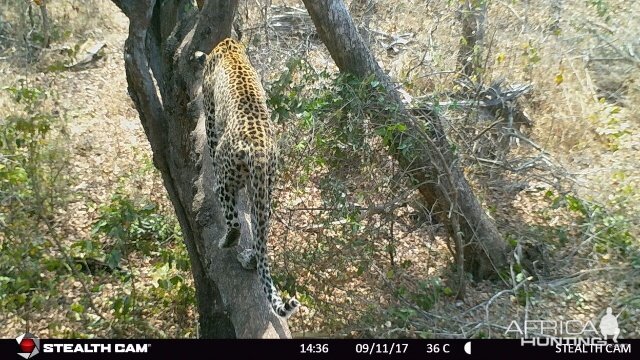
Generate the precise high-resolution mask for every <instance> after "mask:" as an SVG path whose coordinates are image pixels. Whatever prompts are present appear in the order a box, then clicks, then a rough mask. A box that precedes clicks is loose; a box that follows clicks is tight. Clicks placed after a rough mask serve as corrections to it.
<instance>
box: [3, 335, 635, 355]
mask: <svg viewBox="0 0 640 360" xmlns="http://www.w3.org/2000/svg"><path fill="white" fill-rule="evenodd" d="M29 335H31V334H29ZM29 335H28V336H24V337H22V338H19V339H18V340H16V339H2V340H0V359H25V358H26V359H31V358H35V359H42V360H46V359H68V360H71V359H88V360H93V359H121V360H122V359H139V360H142V359H184V360H186V359H189V358H193V359H198V358H202V356H204V358H208V359H215V358H227V357H229V356H232V357H234V358H235V357H237V358H238V359H251V358H253V359H256V360H258V359H271V358H275V359H278V360H280V359H305V358H308V359H332V360H335V359H337V358H338V357H339V358H347V359H430V358H437V359H473V358H477V359H486V358H503V357H506V356H522V355H524V356H529V355H531V356H534V357H540V358H541V359H544V360H546V359H548V358H551V357H554V358H566V357H573V358H598V359H602V358H612V359H613V358H615V359H624V358H628V359H630V358H632V356H634V353H636V352H637V351H638V350H637V349H638V347H640V340H619V342H617V343H614V342H613V341H612V340H608V341H604V340H599V339H566V338H558V339H553V338H551V339H550V338H546V339H533V340H524V341H523V340H459V339H458V340H353V339H350V340H336V339H315V340H314V339H295V340H170V339H167V340H153V339H151V340H113V339H104V340H103V339H94V340H74V339H39V338H37V337H36V336H33V335H31V336H29ZM634 358H637V354H636V355H635V356H634Z"/></svg>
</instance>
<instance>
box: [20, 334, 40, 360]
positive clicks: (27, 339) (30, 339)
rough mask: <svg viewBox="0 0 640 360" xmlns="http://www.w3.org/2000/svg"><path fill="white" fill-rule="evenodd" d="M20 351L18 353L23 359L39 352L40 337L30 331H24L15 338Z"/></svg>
mask: <svg viewBox="0 0 640 360" xmlns="http://www.w3.org/2000/svg"><path fill="white" fill-rule="evenodd" d="M16 341H17V342H18V345H19V346H20V351H21V352H19V353H18V355H20V356H22V357H23V358H25V359H31V358H32V357H34V356H36V355H38V353H39V352H40V339H39V338H38V337H37V336H35V335H33V334H32V333H30V332H26V333H24V334H22V335H20V336H18V337H17V338H16Z"/></svg>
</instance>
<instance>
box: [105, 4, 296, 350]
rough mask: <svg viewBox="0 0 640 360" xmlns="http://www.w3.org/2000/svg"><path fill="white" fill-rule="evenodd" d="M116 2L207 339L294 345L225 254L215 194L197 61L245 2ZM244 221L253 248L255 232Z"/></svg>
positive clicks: (251, 278) (136, 93) (254, 283)
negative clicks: (125, 23) (197, 5)
mask: <svg viewBox="0 0 640 360" xmlns="http://www.w3.org/2000/svg"><path fill="white" fill-rule="evenodd" d="M112 1H113V2H114V3H115V4H116V5H117V6H118V7H119V8H120V9H121V10H122V11H123V12H124V13H125V15H126V16H127V17H128V18H129V19H130V24H129V36H128V38H127V41H126V43H125V53H124V58H125V68H126V73H127V82H128V89H129V95H130V96H131V99H132V100H133V102H134V104H135V106H136V109H137V110H138V113H139V115H140V121H141V122H142V125H143V127H144V131H145V133H146V135H147V138H148V140H149V143H150V144H151V149H152V151H153V162H154V165H155V166H156V167H157V168H158V169H159V170H160V172H161V174H162V178H163V181H164V186H165V187H166V189H167V192H168V194H169V197H170V199H171V202H172V204H173V207H174V209H175V212H176V215H177V218H178V220H179V222H180V226H181V228H182V233H183V236H184V241H185V244H186V246H187V249H188V251H189V257H190V260H191V269H192V272H193V278H194V282H195V287H196V298H197V302H198V304H197V305H198V314H199V324H200V337H202V338H234V337H239V338H286V337H290V336H291V334H290V332H289V328H288V326H287V324H286V322H285V321H283V320H282V319H280V318H278V317H277V316H276V315H275V314H273V313H272V312H271V310H270V308H269V305H268V303H267V301H265V298H264V295H263V293H262V289H261V285H260V283H259V280H258V277H257V274H256V273H255V272H249V271H246V270H244V269H243V268H242V267H241V266H240V264H239V263H238V261H237V260H236V254H235V252H234V251H229V250H226V251H223V250H219V249H218V247H217V240H218V239H220V238H221V237H222V236H224V233H225V231H226V229H225V225H224V222H223V221H222V219H221V212H220V211H219V209H220V204H219V203H218V200H217V197H216V196H213V194H212V193H213V186H212V180H211V174H212V160H211V158H210V156H209V152H208V151H204V150H205V149H204V147H205V144H206V139H205V132H204V122H203V116H202V108H201V107H202V104H201V99H200V97H201V91H200V84H201V77H202V68H201V65H199V64H198V62H197V61H194V59H193V54H194V53H195V52H196V51H202V52H205V53H209V52H210V51H211V49H213V47H214V45H216V44H217V43H218V42H219V41H220V40H222V39H224V38H226V37H228V36H229V35H230V33H231V24H232V21H233V16H234V14H235V11H236V8H237V5H238V4H237V1H233V0H226V1H224V0H208V1H207V2H206V4H204V5H203V8H202V10H201V11H198V10H197V9H196V8H195V7H194V6H193V5H191V3H190V2H186V3H185V2H184V1H180V0H161V1H155V0H112ZM241 218H242V220H243V224H242V229H243V233H242V241H241V245H243V244H244V245H245V246H246V242H247V241H246V239H250V238H251V235H250V233H251V232H250V231H247V230H249V226H250V225H249V224H248V223H247V221H246V217H241Z"/></svg>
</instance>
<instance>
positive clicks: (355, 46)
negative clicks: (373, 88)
mask: <svg viewBox="0 0 640 360" xmlns="http://www.w3.org/2000/svg"><path fill="white" fill-rule="evenodd" d="M303 2H304V4H305V7H306V8H307V11H308V12H309V15H310V16H311V19H312V20H313V22H314V24H315V27H316V29H317V31H318V34H319V36H320V39H321V40H322V42H323V43H324V44H325V46H326V47H327V49H328V50H329V53H330V55H331V57H332V58H333V60H334V61H335V63H336V65H337V66H338V68H339V69H340V71H341V72H344V73H350V74H352V75H355V76H357V77H359V78H361V79H365V78H367V76H370V75H374V76H375V78H376V79H377V80H378V81H379V82H380V83H381V84H383V86H384V88H385V90H386V93H387V101H388V103H389V106H388V107H387V109H388V110H386V113H384V114H383V116H375V117H372V118H371V121H372V122H374V123H375V124H376V125H378V126H386V125H388V124H390V123H391V124H396V123H402V124H404V125H405V126H406V128H407V130H406V131H405V132H403V134H401V135H399V136H395V138H394V139H393V140H392V143H391V144H390V151H391V153H392V154H393V156H394V157H395V159H396V160H397V161H398V162H399V164H400V165H401V166H402V167H403V168H404V169H405V171H406V173H407V174H408V176H410V177H411V178H412V179H413V181H414V183H415V184H416V185H417V186H418V189H419V191H420V193H421V194H422V196H423V197H424V199H425V200H426V202H427V203H428V204H429V205H430V206H432V208H434V209H435V212H436V217H437V218H438V220H439V221H441V222H442V223H444V224H445V225H446V227H447V230H448V233H449V235H450V236H451V238H452V239H454V244H455V245H456V249H457V250H460V249H464V251H456V256H457V264H458V266H459V268H458V270H460V273H459V275H460V282H461V291H462V292H463V291H464V290H463V285H462V284H463V283H464V281H463V273H464V271H463V269H462V268H461V267H462V264H464V266H465V267H466V271H470V272H471V273H472V274H474V275H475V276H476V277H478V278H483V277H487V276H491V275H493V274H495V270H496V268H500V267H502V266H503V265H505V264H506V254H507V248H506V244H505V242H504V241H503V239H502V237H501V236H500V233H499V232H498V230H497V228H496V226H495V224H494V223H493V221H492V220H491V219H490V218H489V217H488V216H487V215H486V214H485V212H484V211H483V209H482V207H481V205H480V203H479V202H478V199H477V198H476V197H475V195H474V193H473V191H472V190H471V188H470V186H469V184H468V183H467V181H466V179H465V177H464V174H463V172H462V170H461V169H460V167H459V165H458V159H457V157H456V156H455V154H454V153H453V151H452V146H451V144H450V143H449V142H448V141H447V139H446V136H445V134H444V131H443V130H442V126H441V125H440V122H439V119H438V116H437V115H436V114H435V112H431V113H429V114H422V116H421V118H417V117H415V116H413V114H411V113H410V111H409V110H408V109H406V108H405V106H404V104H403V103H402V101H401V98H400V95H399V94H398V92H397V91H396V85H395V84H393V83H392V81H391V79H390V78H389V77H388V76H387V75H386V73H385V72H384V71H383V70H382V68H381V67H380V65H378V63H377V62H376V60H375V59H374V57H373V55H372V54H371V52H370V51H369V49H368V48H367V46H366V44H365V43H364V41H363V40H362V38H361V37H360V34H359V33H358V31H357V29H356V27H355V25H354V23H353V20H352V19H351V16H350V15H349V13H348V11H347V9H346V7H345V5H344V3H343V1H341V0H325V1H315V0H303ZM426 120H429V123H428V129H429V130H427V131H425V125H424V122H425V121H426ZM427 132H428V133H427ZM408 137H413V138H414V139H416V140H417V141H415V142H414V144H416V143H417V145H419V146H420V147H417V148H415V149H414V150H413V151H412V152H411V154H406V153H403V152H402V151H398V149H399V148H401V147H400V145H401V144H402V143H403V141H407V138H408ZM459 295H460V293H459Z"/></svg>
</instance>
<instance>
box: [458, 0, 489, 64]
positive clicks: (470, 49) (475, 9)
mask: <svg viewBox="0 0 640 360" xmlns="http://www.w3.org/2000/svg"><path fill="white" fill-rule="evenodd" d="M487 1H488V0H465V1H464V2H463V3H462V4H461V5H460V9H458V17H459V18H460V21H461V23H462V38H461V39H460V49H459V50H458V67H459V68H460V71H461V72H462V73H463V74H464V75H466V76H468V77H471V76H473V75H474V74H477V73H478V71H479V70H481V68H480V65H481V64H480V60H481V56H480V55H481V51H480V46H481V45H482V42H483V41H484V32H485V31H484V28H485V19H486V17H487Z"/></svg>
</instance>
